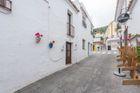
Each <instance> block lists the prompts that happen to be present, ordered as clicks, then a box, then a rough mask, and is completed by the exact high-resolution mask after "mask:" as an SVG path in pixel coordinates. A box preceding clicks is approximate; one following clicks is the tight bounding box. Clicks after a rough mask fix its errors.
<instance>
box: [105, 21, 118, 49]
mask: <svg viewBox="0 0 140 93" xmlns="http://www.w3.org/2000/svg"><path fill="white" fill-rule="evenodd" d="M105 37H106V48H107V50H117V47H118V46H119V42H120V39H119V36H118V32H117V23H116V22H115V21H112V22H111V23H110V24H109V25H108V28H107V30H106V33H105Z"/></svg>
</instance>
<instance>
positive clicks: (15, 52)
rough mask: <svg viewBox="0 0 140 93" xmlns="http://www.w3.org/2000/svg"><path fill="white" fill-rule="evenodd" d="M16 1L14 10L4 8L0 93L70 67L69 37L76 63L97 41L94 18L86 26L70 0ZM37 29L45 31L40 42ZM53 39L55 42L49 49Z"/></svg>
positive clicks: (1, 32) (0, 55)
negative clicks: (67, 59)
mask: <svg viewBox="0 0 140 93" xmlns="http://www.w3.org/2000/svg"><path fill="white" fill-rule="evenodd" d="M12 1H13V5H12V6H13V9H12V12H11V13H10V14H3V13H1V12H0V28H1V29H0V34H1V37H0V51H1V52H0V64H1V65H0V93H13V92H14V91H16V90H18V89H20V88H22V87H24V86H27V85H28V84H30V83H32V82H35V81H37V80H39V79H41V78H43V77H45V76H48V75H50V74H52V73H54V72H56V71H58V70H61V69H63V68H66V67H67V65H65V54H66V52H65V51H66V50H65V44H66V41H70V42H72V43H73V46H72V47H73V49H72V63H73V64H74V63H76V62H77V61H80V60H82V59H84V58H86V57H87V56H88V49H87V47H88V42H90V43H92V41H93V40H92V36H91V34H90V31H91V25H90V22H89V21H88V20H87V24H88V27H87V29H85V28H84V27H83V26H82V20H81V19H82V14H81V12H79V13H76V12H75V10H74V9H73V8H72V7H71V6H70V5H69V4H68V3H67V2H66V0H49V4H48V3H46V2H45V1H44V0H12ZM78 7H79V9H80V5H78ZM68 9H69V10H70V11H71V12H72V13H73V25H74V26H75V31H76V36H75V38H69V37H67V34H66V33H67V10H68ZM80 11H81V10H80ZM36 32H40V33H42V34H43V38H42V41H41V42H40V43H39V44H36V43H35V37H34V34H35V33H36ZM82 39H85V40H86V50H82ZM53 40H54V41H55V45H54V47H53V48H52V49H49V48H48V44H49V42H50V41H53ZM75 44H77V47H75ZM90 54H92V51H90ZM68 66H69V65H68Z"/></svg>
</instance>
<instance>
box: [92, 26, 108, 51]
mask: <svg viewBox="0 0 140 93" xmlns="http://www.w3.org/2000/svg"><path fill="white" fill-rule="evenodd" d="M106 29H107V26H104V27H99V28H95V29H94V30H93V32H94V40H93V50H94V51H101V50H105V32H106Z"/></svg>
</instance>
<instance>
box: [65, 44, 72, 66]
mask: <svg viewBox="0 0 140 93" xmlns="http://www.w3.org/2000/svg"><path fill="white" fill-rule="evenodd" d="M71 45H72V44H71V43H69V42H66V64H71Z"/></svg>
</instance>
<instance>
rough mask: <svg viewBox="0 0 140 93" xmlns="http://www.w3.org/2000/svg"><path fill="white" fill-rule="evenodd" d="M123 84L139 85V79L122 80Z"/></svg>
mask: <svg viewBox="0 0 140 93" xmlns="http://www.w3.org/2000/svg"><path fill="white" fill-rule="evenodd" d="M123 85H140V79H135V80H134V79H130V80H123Z"/></svg>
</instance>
